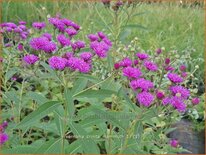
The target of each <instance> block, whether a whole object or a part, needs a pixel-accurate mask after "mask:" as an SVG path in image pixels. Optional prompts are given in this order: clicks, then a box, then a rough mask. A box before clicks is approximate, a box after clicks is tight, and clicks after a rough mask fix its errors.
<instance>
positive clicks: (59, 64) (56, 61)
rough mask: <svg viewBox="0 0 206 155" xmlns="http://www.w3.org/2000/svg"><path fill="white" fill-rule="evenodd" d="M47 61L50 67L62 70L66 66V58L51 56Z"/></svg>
mask: <svg viewBox="0 0 206 155" xmlns="http://www.w3.org/2000/svg"><path fill="white" fill-rule="evenodd" d="M48 62H49V66H50V67H51V68H52V69H56V70H63V69H64V68H65V67H66V64H67V59H65V58H62V57H58V56H52V57H51V58H49V60H48Z"/></svg>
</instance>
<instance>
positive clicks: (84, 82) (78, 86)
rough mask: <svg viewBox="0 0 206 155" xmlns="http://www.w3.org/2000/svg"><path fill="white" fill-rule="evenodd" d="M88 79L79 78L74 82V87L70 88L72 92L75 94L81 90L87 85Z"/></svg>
mask: <svg viewBox="0 0 206 155" xmlns="http://www.w3.org/2000/svg"><path fill="white" fill-rule="evenodd" d="M87 82H88V80H87V79H86V78H79V79H78V80H77V81H75V83H74V87H73V88H72V94H76V93H78V92H80V91H81V90H83V89H84V88H85V87H86V86H87Z"/></svg>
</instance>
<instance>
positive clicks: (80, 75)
mask: <svg viewBox="0 0 206 155" xmlns="http://www.w3.org/2000/svg"><path fill="white" fill-rule="evenodd" d="M77 78H84V79H87V80H88V81H90V82H92V83H98V82H99V79H98V78H96V77H95V76H92V75H87V74H79V75H77Z"/></svg>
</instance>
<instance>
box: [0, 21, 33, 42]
mask: <svg viewBox="0 0 206 155" xmlns="http://www.w3.org/2000/svg"><path fill="white" fill-rule="evenodd" d="M25 24H26V22H24V21H20V22H19V25H16V24H14V23H11V22H7V23H2V24H0V31H1V33H3V34H4V33H14V35H15V36H16V37H15V38H20V39H21V40H25V39H27V37H28V35H29V31H28V29H27V28H26V26H25Z"/></svg>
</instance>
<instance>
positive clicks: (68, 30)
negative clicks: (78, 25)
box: [65, 28, 78, 37]
mask: <svg viewBox="0 0 206 155" xmlns="http://www.w3.org/2000/svg"><path fill="white" fill-rule="evenodd" d="M65 32H66V33H67V34H68V35H69V36H70V37H73V36H75V35H76V34H77V33H78V32H77V30H75V29H74V28H66V29H65Z"/></svg>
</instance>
